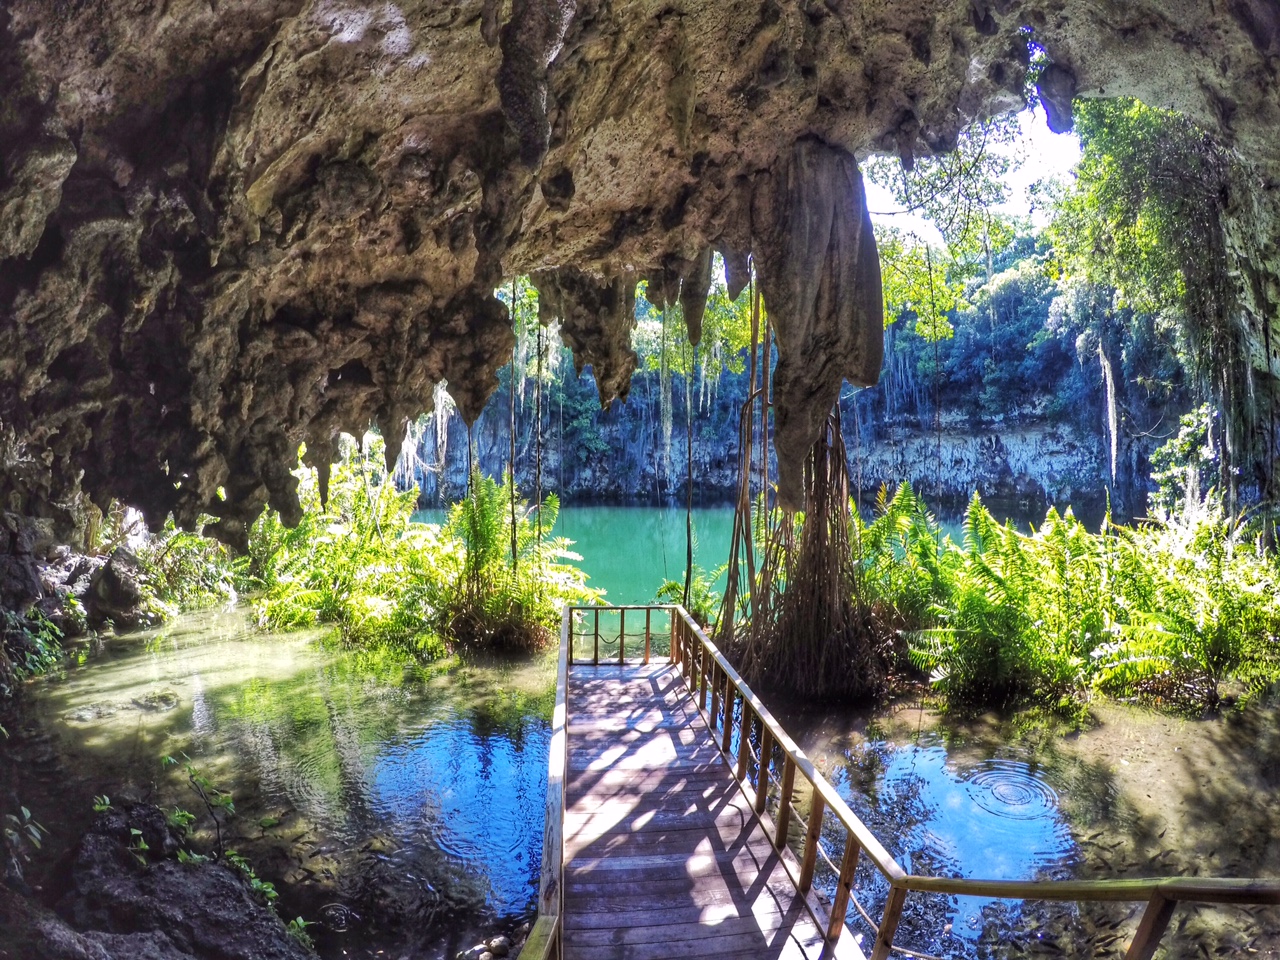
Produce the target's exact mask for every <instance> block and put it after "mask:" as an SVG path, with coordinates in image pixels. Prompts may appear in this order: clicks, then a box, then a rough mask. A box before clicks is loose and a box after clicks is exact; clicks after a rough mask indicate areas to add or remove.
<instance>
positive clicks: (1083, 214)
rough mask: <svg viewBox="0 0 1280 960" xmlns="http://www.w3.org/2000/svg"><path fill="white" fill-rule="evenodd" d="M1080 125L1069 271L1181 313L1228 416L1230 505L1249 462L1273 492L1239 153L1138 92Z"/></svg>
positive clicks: (1194, 357)
mask: <svg viewBox="0 0 1280 960" xmlns="http://www.w3.org/2000/svg"><path fill="white" fill-rule="evenodd" d="M1076 130H1077V132H1078V133H1079V135H1080V143H1081V148H1082V156H1081V160H1080V163H1079V165H1078V167H1077V171H1076V183H1075V186H1074V187H1073V188H1071V189H1068V190H1067V191H1065V193H1064V194H1063V195H1062V196H1060V197H1059V198H1058V201H1057V204H1056V209H1055V213H1054V222H1053V225H1052V228H1051V234H1052V237H1053V241H1054V246H1055V249H1056V250H1057V251H1058V253H1059V256H1060V258H1061V265H1062V268H1063V270H1064V272H1067V273H1070V274H1075V275H1077V276H1082V277H1084V278H1086V279H1088V280H1091V281H1094V282H1100V283H1104V284H1107V285H1110V286H1113V287H1115V288H1116V289H1117V290H1118V291H1119V293H1120V304H1119V305H1121V306H1133V307H1134V308H1136V309H1137V310H1140V311H1144V312H1147V313H1152V314H1162V313H1163V314H1170V315H1172V316H1175V317H1176V318H1177V319H1178V321H1179V324H1178V325H1179V328H1180V330H1181V334H1182V336H1181V349H1182V352H1183V353H1184V355H1185V357H1186V359H1187V361H1188V366H1189V367H1190V369H1191V370H1192V371H1193V372H1194V373H1195V374H1196V377H1197V379H1198V381H1199V383H1200V387H1201V392H1202V394H1203V395H1205V396H1206V397H1210V398H1212V400H1213V402H1214V403H1215V405H1216V406H1217V407H1218V409H1219V410H1220V411H1221V412H1222V415H1223V430H1222V431H1221V433H1220V434H1219V438H1220V439H1219V442H1220V444H1221V450H1220V452H1221V458H1220V459H1221V462H1222V464H1223V466H1224V471H1223V473H1224V481H1225V487H1226V490H1225V493H1226V495H1227V500H1228V504H1229V506H1231V507H1233V508H1234V506H1235V504H1236V500H1237V493H1238V483H1239V474H1240V472H1241V468H1242V467H1244V466H1246V465H1247V464H1249V463H1250V462H1252V465H1253V466H1254V469H1255V471H1256V473H1257V475H1258V477H1259V481H1260V486H1261V487H1262V490H1263V492H1264V494H1265V493H1266V492H1267V490H1268V488H1269V487H1270V476H1271V472H1272V465H1271V463H1270V459H1269V457H1268V456H1265V455H1264V454H1263V451H1262V450H1261V449H1260V448H1261V447H1262V434H1261V431H1260V427H1262V426H1264V425H1263V424H1261V423H1260V419H1261V418H1260V416H1259V412H1258V409H1257V399H1256V398H1257V396H1258V391H1255V390H1254V389H1253V384H1252V376H1253V371H1252V366H1251V364H1250V362H1249V359H1248V344H1247V336H1248V335H1247V322H1246V321H1245V318H1243V317H1242V316H1241V307H1240V303H1239V300H1238V297H1237V294H1236V289H1235V285H1234V281H1233V279H1232V277H1231V273H1232V270H1231V263H1230V258H1229V255H1228V250H1227V243H1226V235H1225V231H1224V221H1225V219H1226V211H1227V208H1228V205H1229V203H1230V201H1231V194H1232V189H1233V179H1234V177H1235V176H1236V175H1238V174H1239V173H1240V170H1239V167H1238V164H1237V162H1236V161H1235V160H1234V159H1233V158H1232V155H1231V153H1230V152H1229V151H1228V149H1227V148H1226V146H1225V145H1224V144H1222V143H1221V142H1220V141H1219V140H1218V139H1217V138H1216V137H1214V136H1213V135H1212V134H1210V133H1208V132H1207V131H1205V130H1203V129H1201V128H1200V127H1198V126H1197V125H1196V124H1194V123H1193V122H1191V121H1190V120H1189V119H1187V118H1186V117H1184V116H1181V115H1180V114H1177V113H1174V112H1172V111H1168V110H1160V109H1156V108H1154V107H1149V106H1147V105H1145V104H1143V103H1140V102H1139V101H1136V100H1128V99H1115V100H1089V101H1081V102H1079V103H1078V104H1077V105H1076ZM1266 429H1268V430H1269V429H1270V427H1269V425H1268V426H1266Z"/></svg>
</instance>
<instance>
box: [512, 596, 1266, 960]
mask: <svg viewBox="0 0 1280 960" xmlns="http://www.w3.org/2000/svg"><path fill="white" fill-rule="evenodd" d="M641 614H643V623H644V632H643V634H640V633H639V631H638V625H639V622H640V616H641ZM577 615H580V616H582V617H583V619H584V626H585V629H583V630H582V631H581V632H579V631H578V630H577V628H576V619H575V617H576V616H577ZM614 615H617V617H618V631H617V634H616V635H615V634H614V633H613V631H612V629H611V628H610V625H609V623H608V620H609V618H611V617H612V616H614ZM628 615H630V616H631V617H633V618H634V620H633V623H635V625H636V626H637V634H636V636H637V644H638V647H637V648H635V649H633V651H632V652H633V653H639V654H640V657H632V658H630V659H629V658H628V657H627V632H626V621H627V617H628ZM602 616H603V617H604V618H605V625H604V628H603V630H602V626H601V617H602ZM663 621H665V622H663ZM641 637H643V640H641V639H640V638H641ZM575 641H582V642H584V644H585V643H588V642H589V644H590V656H587V655H586V652H585V651H584V653H583V655H582V656H577V655H575V653H574V644H575ZM615 643H616V644H617V650H616V651H615V650H614V649H612V648H613V645H614V644H615ZM655 646H657V647H658V648H659V652H658V653H657V655H658V656H662V657H663V658H664V659H669V661H670V662H672V663H674V664H676V665H677V666H678V667H679V669H680V672H681V673H682V675H683V676H684V678H685V681H686V683H687V684H688V687H689V690H690V691H691V692H692V693H693V696H694V700H695V702H696V704H697V707H698V710H699V712H700V713H701V714H702V716H703V718H704V719H705V720H706V722H707V725H708V727H709V728H710V729H711V731H712V735H713V739H715V741H716V743H717V745H718V746H719V747H720V750H721V751H722V752H723V753H724V755H725V758H726V759H727V760H728V762H729V765H730V767H731V769H733V771H734V775H735V776H736V778H737V779H738V781H739V782H740V783H741V784H742V786H743V788H744V790H746V791H747V792H748V796H750V797H752V799H753V805H754V808H755V811H756V813H757V815H759V816H760V817H761V818H762V819H761V822H762V823H763V822H765V820H764V818H765V817H766V816H767V815H768V813H772V823H771V827H772V830H773V842H774V845H775V846H776V847H777V849H778V850H779V851H780V852H783V851H786V852H787V857H785V858H784V860H783V863H784V865H785V866H786V868H787V870H788V871H789V872H790V874H791V877H792V880H793V881H794V882H795V884H796V888H797V889H798V890H799V891H800V893H801V894H803V895H804V896H805V897H806V898H808V899H809V900H810V902H811V903H812V889H813V880H814V874H815V872H816V869H817V864H818V861H819V859H821V860H822V861H823V862H825V864H826V865H827V866H828V867H829V868H830V869H831V871H832V873H833V875H834V876H835V877H836V885H835V890H834V895H833V896H832V898H831V903H830V905H829V908H828V909H827V910H826V911H825V913H826V916H825V927H826V930H825V936H826V943H827V946H826V949H825V950H824V951H823V957H824V958H825V957H829V956H831V955H832V954H833V952H834V946H835V944H836V942H837V941H838V940H839V938H840V936H841V934H842V933H843V931H844V928H845V919H846V917H847V916H848V912H849V909H850V907H851V906H852V907H854V908H855V909H856V910H857V911H858V912H859V913H860V914H861V916H862V918H863V919H864V921H865V922H866V923H867V925H868V926H869V927H870V928H871V929H872V930H873V931H874V932H875V938H876V939H875V945H874V947H873V948H872V952H871V960H887V958H888V956H889V954H890V953H891V952H901V953H904V954H906V955H908V956H912V957H917V958H926V960H928V958H927V955H925V954H921V953H916V952H913V951H910V950H904V949H902V948H900V947H895V946H894V943H893V938H894V934H895V933H896V932H897V928H898V922H899V920H900V919H901V917H902V908H903V906H904V904H905V902H906V898H907V894H909V893H937V894H945V895H952V896H979V897H994V898H1000V899H1010V900H1057V901H1075V902H1106V901H1110V902H1117V901H1119V902H1131V903H1136V902H1144V901H1145V902H1146V908H1145V909H1144V911H1143V913H1142V918H1141V920H1140V921H1139V924H1138V929H1137V931H1136V933H1135V934H1134V938H1133V941H1132V942H1131V943H1130V945H1129V949H1128V952H1127V953H1126V955H1125V956H1126V960H1150V958H1151V956H1152V955H1153V954H1154V953H1155V950H1156V946H1157V945H1158V944H1159V941H1160V938H1161V936H1162V935H1163V934H1164V932H1165V929H1166V928H1167V927H1168V925H1169V920H1170V918H1171V917H1172V915H1173V910H1174V908H1175V907H1176V906H1177V904H1178V903H1181V902H1195V903H1216V904H1280V880H1271V879H1267V880H1261V879H1259V880H1227V879H1205V878H1199V877H1172V878H1154V879H1145V880H1138V879H1132V880H1130V879H1126V880H1065V881H1037V880H1025V881H1024V880H970V879H955V878H950V877H923V876H917V875H915V874H909V873H907V872H906V871H905V870H903V869H902V867H901V866H899V865H898V863H897V861H895V860H894V859H893V857H892V856H891V855H890V854H889V852H888V851H887V850H886V849H885V848H884V846H883V845H881V843H880V841H879V840H877V839H876V838H875V836H874V835H873V834H872V833H871V831H870V830H869V829H868V828H867V826H866V824H864V823H863V822H862V821H861V820H860V819H859V818H858V817H857V815H856V814H855V813H854V812H853V811H852V810H851V809H849V805H848V804H847V803H845V801H844V800H843V799H842V798H841V796H840V795H839V794H838V793H837V792H836V789H835V787H833V786H832V785H831V784H830V783H829V782H828V781H827V779H826V777H824V776H823V775H822V774H821V773H819V772H818V770H817V769H816V768H815V767H814V765H813V764H812V763H811V762H810V760H809V758H808V757H806V756H805V754H804V751H803V750H801V749H800V747H799V746H797V745H796V743H795V741H793V740H792V739H791V738H790V737H789V736H788V735H787V733H786V731H785V730H783V729H782V727H781V726H780V725H779V724H778V722H777V720H775V719H774V717H773V715H772V714H771V713H770V712H769V710H768V708H767V707H765V705H764V704H763V703H761V702H760V700H759V699H758V698H757V697H756V695H755V694H754V693H753V692H752V691H751V688H750V687H749V686H747V684H746V683H745V682H744V681H743V679H742V677H740V676H739V675H738V672H737V671H736V670H734V669H733V667H732V666H731V665H730V664H729V662H728V661H727V660H726V659H725V658H724V656H723V655H722V654H721V653H720V651H719V650H718V649H717V648H716V646H715V644H714V643H712V642H711V640H710V639H709V638H708V637H707V635H706V634H705V633H704V632H703V631H702V629H701V628H700V627H699V626H698V625H697V624H696V623H695V622H694V621H693V619H692V618H691V617H690V616H689V614H688V613H687V612H686V611H685V610H684V608H683V607H680V606H679V605H654V606H649V607H640V606H628V607H597V606H591V607H573V606H570V607H566V608H565V611H564V616H563V619H562V621H561V627H560V655H559V658H558V660H559V666H558V671H557V675H556V706H555V713H554V716H553V718H552V734H551V757H550V761H549V765H548V776H547V822H546V829H545V831H544V834H543V850H542V878H541V886H540V890H539V899H538V919H537V922H536V924H535V925H534V927H533V930H532V932H531V933H530V935H529V939H528V941H527V942H526V943H525V946H524V948H523V950H522V951H521V953H520V960H551V958H553V957H559V955H560V930H561V927H560V919H561V912H562V891H563V882H564V842H563V841H564V838H563V825H564V781H565V769H566V752H565V751H566V746H567V738H566V723H567V712H566V711H567V704H566V693H567V690H568V672H569V666H570V665H571V664H578V665H588V664H591V665H601V664H622V663H630V662H644V663H648V662H649V661H650V657H651V656H654V655H655V651H654V648H655ZM661 648H665V649H661ZM753 741H754V742H755V743H756V744H758V747H757V746H753ZM778 753H780V754H781V758H780V759H781V762H780V763H775V754H778ZM753 767H754V777H755V779H754V782H753V781H752V773H753ZM775 768H776V769H777V770H778V771H780V773H778V774H777V775H775V773H774V771H775ZM805 781H807V782H808V784H809V787H810V790H809V791H807V792H808V793H809V796H810V799H809V804H808V808H807V810H806V812H805V814H804V815H802V814H801V812H800V811H799V810H798V809H797V798H798V794H801V793H803V792H805V791H803V790H801V789H800V788H801V787H802V786H803V783H804V782H805ZM774 788H776V800H775V801H774V804H773V808H772V810H771V811H769V810H768V809H767V808H768V807H769V801H770V799H771V796H772V795H773V794H772V793H771V791H773V790H774ZM828 814H830V815H831V816H832V817H834V819H835V821H836V822H837V823H838V824H839V828H840V831H841V832H843V834H844V849H843V851H842V853H841V855H840V862H839V864H838V865H837V864H836V863H835V862H834V860H833V859H832V857H831V855H830V853H829V852H828V851H827V850H826V848H825V846H824V844H823V840H822V827H823V822H824V818H825V817H826V816H827V815H828ZM793 820H794V821H795V823H796V825H797V826H798V827H799V828H800V829H799V830H798V831H797V836H799V834H801V833H802V834H803V838H804V839H803V841H802V842H801V843H799V844H798V850H797V851H795V854H796V855H795V856H792V855H791V852H790V851H789V847H788V842H787V841H788V836H789V833H790V831H791V826H792V821H793ZM862 857H866V858H867V859H868V861H870V862H871V863H872V864H873V865H874V867H875V869H876V870H877V871H879V873H880V874H881V875H882V876H883V877H884V878H885V879H886V880H887V881H888V883H889V893H888V897H887V898H886V902H885V907H884V911H883V913H882V914H881V917H880V921H879V923H876V922H875V921H874V920H873V919H872V918H871V916H870V915H869V914H867V912H866V911H865V910H863V908H862V907H861V905H860V904H859V903H858V900H857V896H856V892H855V890H854V874H855V871H856V870H857V866H858V862H859V860H860V859H861V858H862Z"/></svg>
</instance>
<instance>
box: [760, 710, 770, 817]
mask: <svg viewBox="0 0 1280 960" xmlns="http://www.w3.org/2000/svg"><path fill="white" fill-rule="evenodd" d="M772 759H773V733H772V732H771V731H770V730H769V725H768V724H767V723H761V724H760V764H759V766H758V767H757V770H756V813H764V805H765V801H767V800H768V799H769V766H770V761H771V760H772Z"/></svg>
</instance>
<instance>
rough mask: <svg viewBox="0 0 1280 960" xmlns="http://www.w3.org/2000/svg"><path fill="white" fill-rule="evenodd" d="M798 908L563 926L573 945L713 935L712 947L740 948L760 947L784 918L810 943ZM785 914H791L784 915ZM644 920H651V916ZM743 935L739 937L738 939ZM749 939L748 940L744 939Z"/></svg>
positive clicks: (812, 936)
mask: <svg viewBox="0 0 1280 960" xmlns="http://www.w3.org/2000/svg"><path fill="white" fill-rule="evenodd" d="M801 912H802V908H801V907H799V906H796V907H793V908H791V909H788V910H785V911H783V912H781V913H773V914H768V913H765V914H757V915H753V916H746V917H739V916H733V917H723V918H721V919H719V920H718V921H711V920H706V921H700V920H697V919H694V920H693V921H681V920H676V919H672V920H671V921H670V922H668V923H665V924H664V923H656V924H653V923H646V924H645V925H643V926H632V925H630V924H628V923H626V921H625V920H624V919H623V918H624V917H626V916H627V914H621V915H620V916H619V922H618V924H617V925H616V926H614V927H612V928H609V927H605V928H600V927H587V928H581V927H579V928H569V927H566V928H565V929H564V936H565V940H566V941H567V942H570V941H571V942H572V943H573V944H574V945H575V946H602V947H603V946H611V945H615V944H641V943H671V942H679V941H682V940H685V941H687V940H706V939H709V938H715V939H716V940H718V941H720V942H719V943H717V944H714V948H715V949H716V950H723V949H724V948H725V946H726V945H727V942H732V941H737V942H739V943H741V944H742V946H743V947H747V948H749V947H750V946H758V947H764V946H767V945H768V942H769V938H770V935H771V934H773V933H774V932H775V931H776V930H777V929H778V927H779V926H780V925H781V923H783V922H784V921H785V920H787V919H791V920H792V923H791V924H790V926H791V932H792V935H794V936H797V937H799V938H800V939H801V942H807V943H809V944H813V943H814V942H815V941H816V940H819V939H821V937H820V935H819V933H818V928H817V927H815V926H813V924H812V922H809V923H805V921H804V920H803V919H801V916H800V914H801ZM789 914H794V916H792V917H788V915H789ZM645 919H649V920H651V919H653V918H652V917H649V918H645ZM739 938H743V939H741V940H740V939H739ZM747 938H749V939H747Z"/></svg>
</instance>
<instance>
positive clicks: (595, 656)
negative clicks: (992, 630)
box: [591, 607, 600, 667]
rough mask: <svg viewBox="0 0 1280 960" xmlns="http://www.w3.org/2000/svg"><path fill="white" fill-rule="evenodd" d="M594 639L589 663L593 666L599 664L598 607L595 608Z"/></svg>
mask: <svg viewBox="0 0 1280 960" xmlns="http://www.w3.org/2000/svg"><path fill="white" fill-rule="evenodd" d="M595 636H596V641H595V646H594V647H592V649H591V665H592V666H593V667H598V666H600V608H599V607H597V608H596V634H595Z"/></svg>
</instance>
